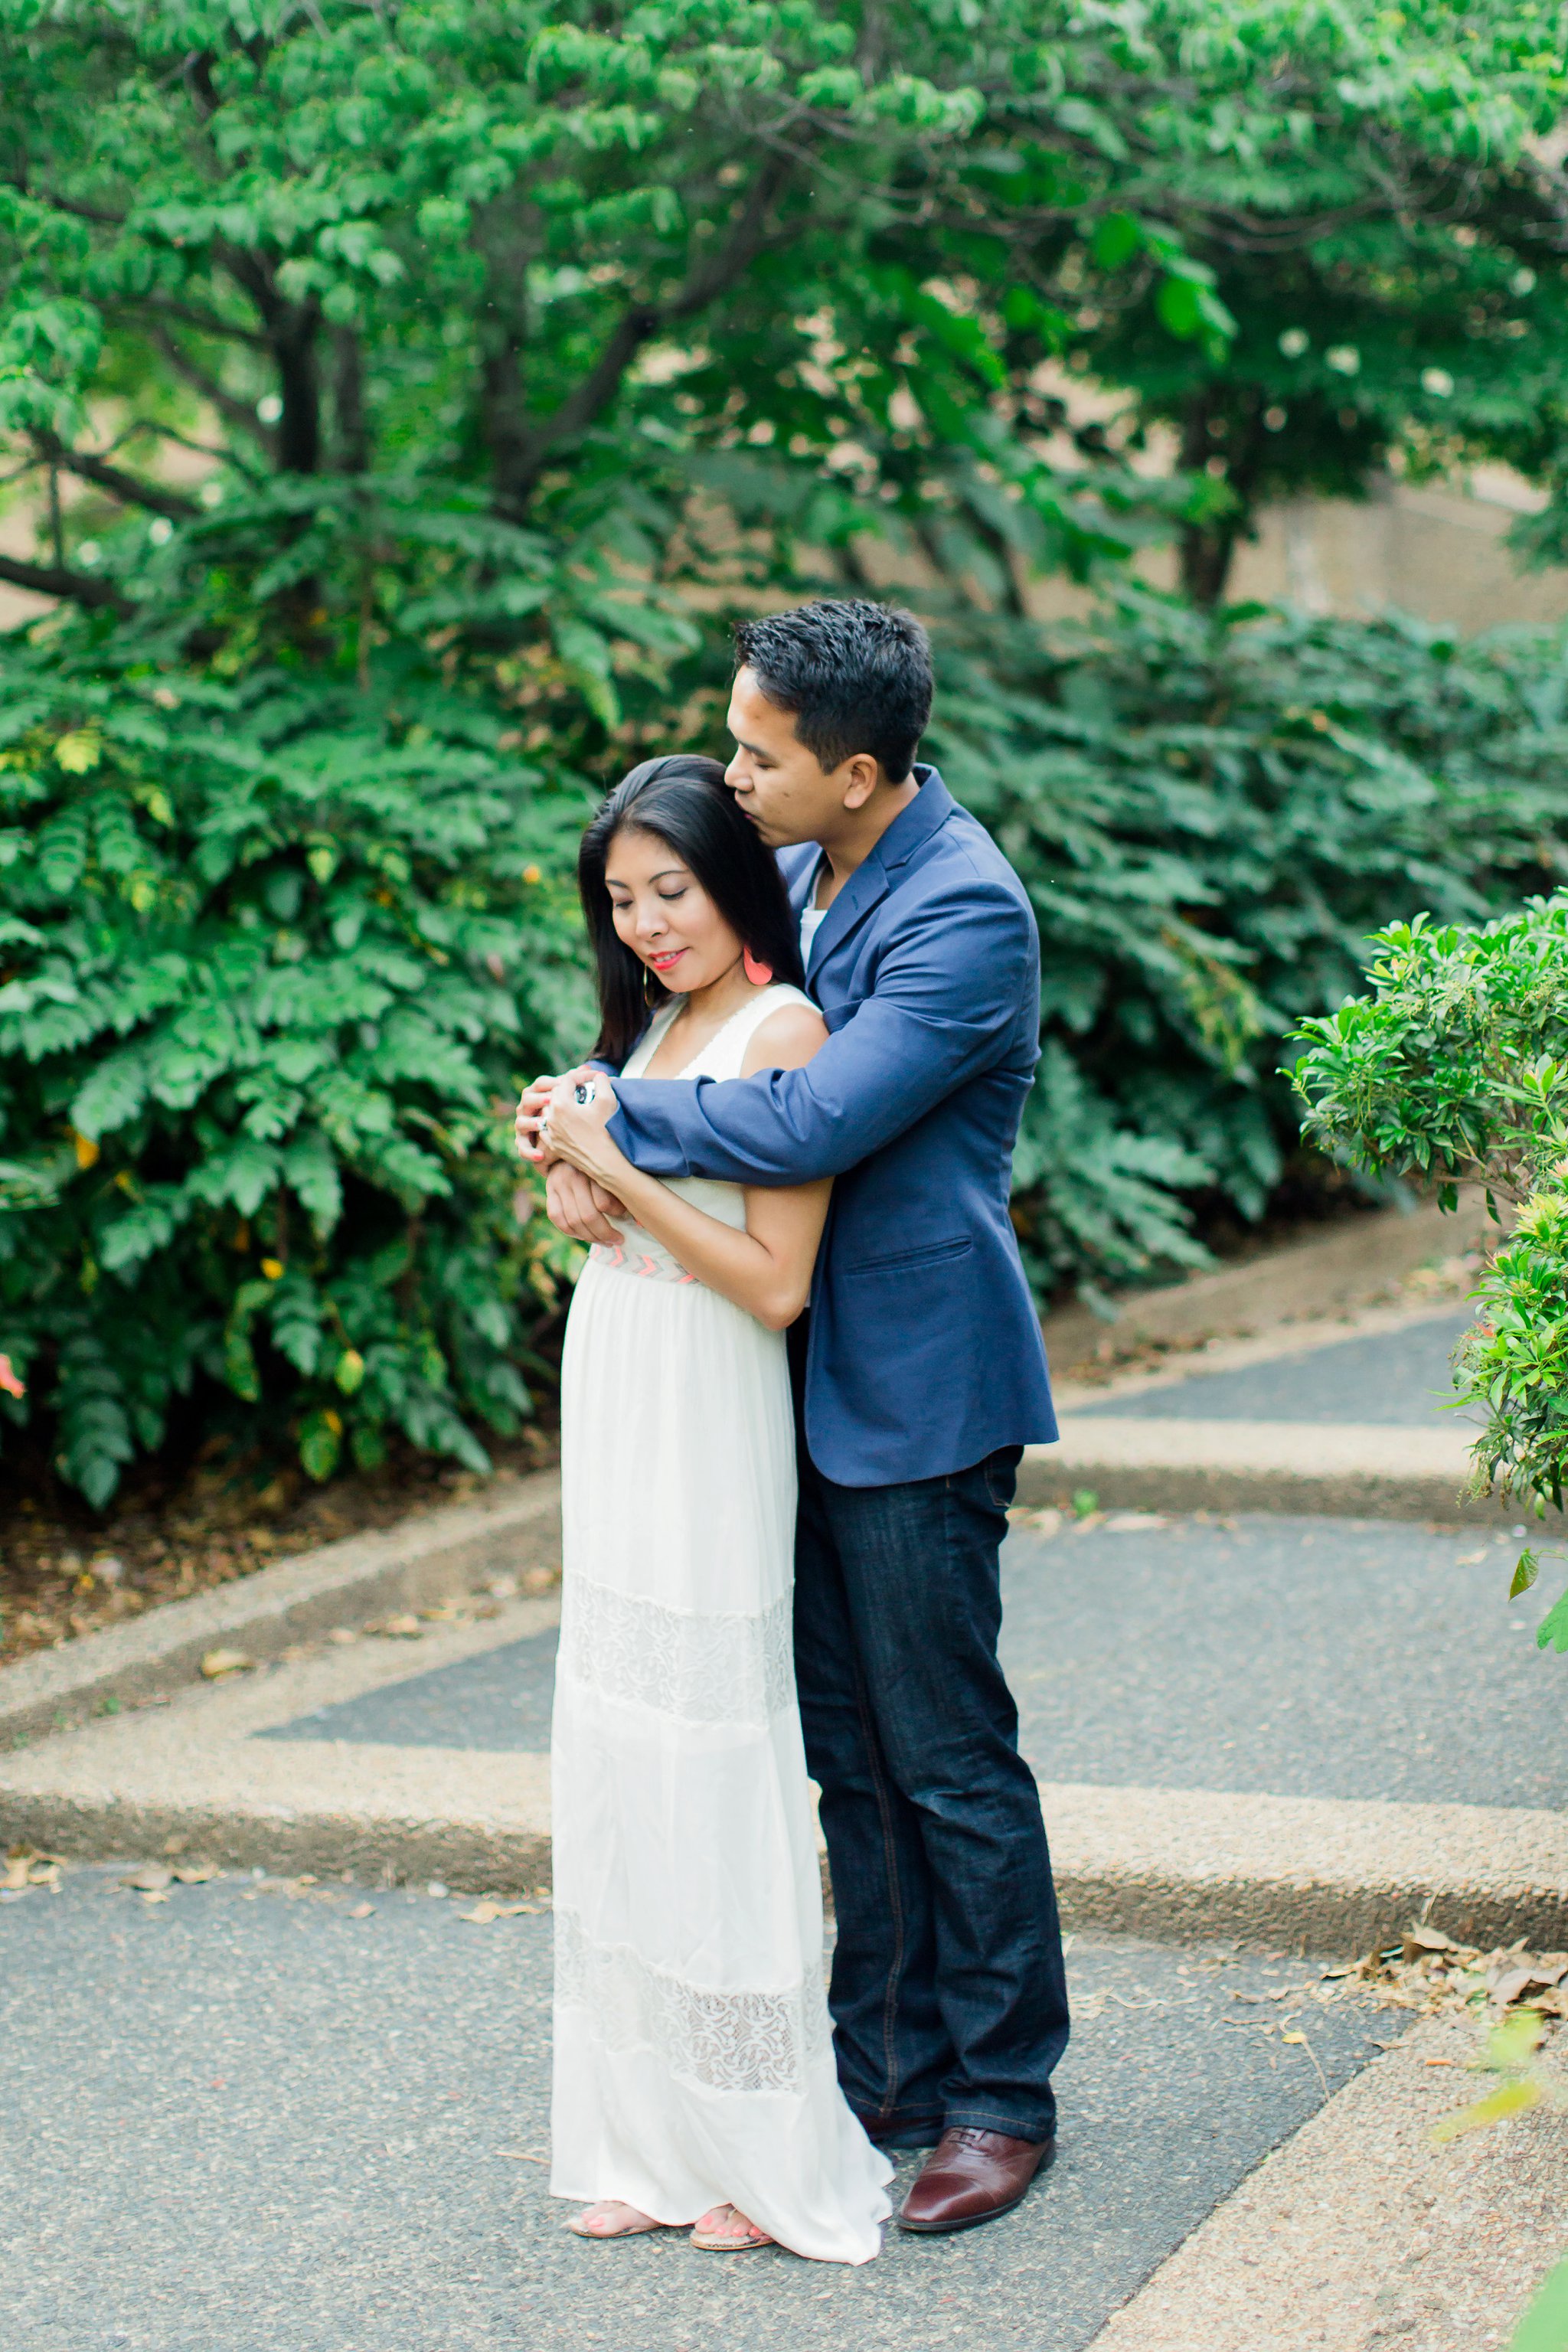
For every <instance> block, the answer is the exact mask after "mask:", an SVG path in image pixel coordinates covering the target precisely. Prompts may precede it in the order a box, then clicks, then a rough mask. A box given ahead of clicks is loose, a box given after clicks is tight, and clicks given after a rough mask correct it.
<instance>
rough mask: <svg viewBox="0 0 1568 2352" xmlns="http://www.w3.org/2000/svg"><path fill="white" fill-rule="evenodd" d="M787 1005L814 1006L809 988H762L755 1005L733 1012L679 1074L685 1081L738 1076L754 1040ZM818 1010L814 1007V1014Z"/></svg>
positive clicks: (780, 983)
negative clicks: (762, 1028)
mask: <svg viewBox="0 0 1568 2352" xmlns="http://www.w3.org/2000/svg"><path fill="white" fill-rule="evenodd" d="M786 1004H811V999H810V997H809V996H807V994H806V992H805V989H803V988H795V987H794V986H793V985H792V984H791V983H790V982H788V981H775V982H773V985H772V986H771V987H769V988H760V989H759V990H758V991H757V993H756V994H755V996H753V997H752V1001H751V1003H749V1004H742V1006H741V1007H740V1009H739V1011H738V1012H735V1013H731V1015H730V1018H729V1020H728V1021H726V1022H725V1024H724V1026H723V1027H722V1028H721V1029H720V1030H718V1031H716V1032H715V1034H713V1035H712V1036H711V1037H710V1038H709V1040H708V1043H707V1044H706V1045H704V1046H703V1047H702V1049H701V1051H700V1053H698V1054H694V1055H692V1058H691V1060H690V1061H689V1063H688V1064H687V1065H686V1067H685V1068H684V1069H683V1070H682V1071H681V1072H680V1074H679V1075H680V1076H682V1077H683V1078H691V1077H703V1078H731V1077H738V1076H739V1075H740V1069H741V1064H742V1062H743V1061H744V1059H745V1057H746V1048H747V1046H748V1045H750V1044H751V1042H752V1038H753V1037H754V1036H755V1035H756V1034H757V1031H758V1030H759V1029H760V1028H761V1027H762V1025H763V1022H764V1021H768V1020H771V1019H772V1017H773V1014H774V1013H782V1012H783V1011H784V1006H785V1005H786ZM812 1010H813V1012H815V1011H816V1006H815V1005H813V1006H812Z"/></svg>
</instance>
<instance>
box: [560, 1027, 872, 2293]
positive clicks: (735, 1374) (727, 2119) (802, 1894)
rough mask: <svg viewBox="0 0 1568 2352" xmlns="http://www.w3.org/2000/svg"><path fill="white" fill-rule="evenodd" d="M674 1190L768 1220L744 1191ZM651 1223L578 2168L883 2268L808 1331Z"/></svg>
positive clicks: (618, 1380)
mask: <svg viewBox="0 0 1568 2352" xmlns="http://www.w3.org/2000/svg"><path fill="white" fill-rule="evenodd" d="M806 1001H807V1000H806V999H805V998H804V997H803V996H802V995H801V992H800V991H799V990H798V989H794V988H786V987H782V986H775V987H771V988H767V989H763V990H760V991H759V992H758V993H757V995H756V996H755V997H754V998H752V1001H751V1003H748V1004H746V1005H744V1006H742V1010H741V1011H740V1013H737V1014H736V1016H735V1018H734V1019H733V1020H732V1021H731V1022H730V1023H729V1024H728V1025H727V1026H726V1027H724V1028H723V1029H721V1031H720V1032H719V1034H717V1035H716V1036H715V1037H713V1038H711V1039H710V1042H709V1043H708V1045H705V1046H704V1047H703V1049H702V1051H701V1053H700V1055H698V1056H697V1058H696V1059H695V1060H694V1061H693V1062H692V1063H691V1064H690V1065H689V1067H688V1068H686V1069H685V1070H683V1071H682V1072H681V1073H680V1075H681V1076H683V1077H688V1078H689V1077H697V1076H705V1077H714V1078H722V1077H735V1076H739V1075H740V1071H741V1065H742V1056H743V1055H744V1052H745V1048H746V1045H747V1042H748V1040H749V1039H750V1037H751V1036H752V1033H753V1031H754V1030H755V1029H756V1028H757V1026H758V1025H759V1024H761V1023H762V1022H763V1021H765V1020H766V1019H767V1017H768V1015H769V1014H770V1013H773V1012H776V1011H778V1010H779V1009H780V1008H781V1007H782V1006H784V1005H785V1004H788V1003H805V1002H806ZM674 1011H675V1008H671V1010H670V1012H669V1013H666V1014H664V1015H661V1017H660V1018H659V1019H658V1021H656V1022H655V1023H654V1024H653V1026H652V1028H651V1029H650V1030H649V1032H648V1034H647V1036H646V1037H645V1038H644V1039H643V1040H642V1041H641V1043H640V1044H639V1045H638V1046H637V1050H636V1052H635V1053H634V1054H633V1055H632V1056H631V1058H630V1060H629V1061H628V1062H627V1064H626V1076H628V1077H636V1076H637V1075H638V1073H639V1072H640V1071H641V1070H642V1069H644V1068H645V1067H646V1066H647V1062H648V1061H649V1059H650V1058H651V1056H652V1055H653V1053H654V1052H655V1050H656V1049H657V1047H658V1043H659V1040H660V1038H661V1037H662V1036H663V1034H664V1033H665V1030H666V1028H667V1027H668V1023H669V1021H670V1020H671V1019H672V1018H673V1017H674ZM672 1190H674V1191H675V1192H679V1193H681V1194H682V1195H683V1196H684V1197H685V1198H686V1199H687V1200H689V1201H690V1202H693V1203H694V1204H695V1205H696V1206H697V1207H699V1208H701V1209H705V1210H706V1211H707V1212H708V1213H710V1215H712V1216H715V1217H721V1218H722V1219H723V1221H724V1222H725V1223H727V1224H730V1225H737V1226H738V1225H741V1224H742V1223H744V1206H743V1196H742V1191H741V1188H740V1187H739V1185H734V1184H716V1183H710V1182H707V1181H699V1180H697V1179H694V1178H693V1179H687V1180H684V1181H679V1182H678V1183H675V1184H674V1185H673V1186H672ZM623 1230H624V1233H625V1236H626V1237H625V1240H624V1241H623V1243H622V1244H620V1246H619V1247H618V1248H616V1249H611V1248H609V1247H608V1246H606V1245H601V1246H598V1247H596V1248H595V1249H594V1250H593V1252H592V1253H591V1255H590V1257H589V1261H588V1264H587V1265H585V1267H584V1270H583V1274H582V1276H581V1278H580V1280H579V1282H578V1285H577V1291H576V1296H575V1297H574V1300H573V1303H572V1312H571V1316H570V1318H569V1320H568V1323H567V1327H566V1345H565V1352H564V1357H563V1363H562V1396H561V1417H562V1474H563V1535H564V1575H563V1590H562V1609H561V1652H560V1663H559V1666H558V1668H557V1674H556V1685H555V1718H554V1731H553V1738H552V1803H553V1812H554V1880H555V1938H556V1940H555V2049H554V2081H553V2094H552V2118H551V2131H552V2172H551V2182H550V2185H551V2189H552V2193H553V2194H554V2195H555V2196H557V2197H572V2198H584V2199H590V2200H595V2199H599V2198H620V2199H624V2200H625V2201H626V2203H627V2204H628V2205H635V2206H637V2207H639V2208H640V2210H642V2211H643V2212H645V2213H648V2214H651V2215H652V2216H653V2217H654V2218H655V2219H656V2220H657V2221H664V2222H669V2223H677V2224H679V2223H686V2222H690V2221H696V2220H697V2218H698V2217H699V2215H700V2214H702V2213H704V2212H706V2211H707V2210H709V2208H710V2207H711V2206H714V2205H718V2204H722V2203H725V2202H730V2203H733V2204H734V2205H736V2206H738V2207H739V2208H740V2210H741V2211H742V2212H743V2213H744V2214H746V2215H747V2216H748V2217H749V2218H750V2219H751V2220H752V2221H754V2222H755V2223H756V2224H757V2225H758V2227H759V2228H761V2229H763V2230H765V2231H767V2232H768V2233H769V2235H770V2236H771V2237H773V2238H776V2239H777V2240H778V2242H779V2243H780V2244H781V2245H784V2246H787V2247H789V2248H791V2249H792V2250H793V2251H794V2252H795V2253H797V2254H805V2255H809V2256H813V2257H815V2258H816V2260H818V2261H822V2262H845V2263H863V2262H866V2261H868V2260H869V2259H870V2257H871V2256H872V2255H874V2254H875V2253H876V2252H878V2250H879V2245H880V2242H881V2229H880V2225H881V2223H882V2222H883V2221H885V2220H886V2218H887V2215H888V2212H889V2200H888V2197H887V2193H886V2186H887V2183H888V2181H889V2179H890V2178H891V2167H890V2166H889V2163H888V2161H887V2159H886V2158H884V2157H883V2156H882V2155H881V2153H880V2152H879V2150H878V2149H877V2148H875V2147H873V2146H872V2145H871V2143H870V2141H869V2140H868V2138H867V2137H866V2135H865V2133H864V2131H863V2130H862V2129H861V2127H860V2125H859V2124H858V2122H857V2120H856V2118H855V2116H853V2114H852V2113H851V2111H850V2109H849V2107H848V2105H847V2104H846V2102H845V2099H844V2096H843V2094H842V2092H841V2091H840V2090H839V2088H838V2083H837V2076H836V2074H835V2071H834V2063H833V2044H832V2031H831V2026H830V2022H829V2019H828V2014H827V2003H826V1994H825V1990H824V1984H823V1946H822V1888H821V1880H820V1877H819V1875H818V1866H817V1852H816V1832H815V1826H814V1823H813V1819H812V1810H811V1801H810V1792H809V1789H808V1786H807V1782H806V1773H805V1751H804V1748H803V1747H802V1742H801V1731H800V1717H799V1713H798V1710H797V1707H796V1703H795V1667H794V1652H793V1643H792V1638H791V1633H792V1629H791V1589H792V1584H793V1580H794V1559H793V1554H794V1533H795V1430H794V1417H793V1414H792V1412H791V1406H790V1393H789V1376H788V1370H787V1367H786V1364H785V1359H784V1337H783V1334H782V1333H780V1332H776V1331H769V1330H767V1329H765V1328H764V1327H763V1325H762V1324H761V1323H759V1322H757V1321H756V1320H755V1319H754V1318H752V1316H750V1315H747V1314H745V1313H744V1312H743V1311H742V1309H741V1308H740V1307H733V1306H731V1304H730V1302H729V1300H728V1299H725V1298H721V1297H719V1295H718V1293H717V1292H716V1291H712V1290H709V1289H706V1288H705V1287H704V1286H702V1285H701V1284H700V1283H699V1282H696V1281H695V1280H694V1279H693V1278H692V1277H691V1276H689V1275H688V1274H686V1273H685V1272H684V1270H683V1269H682V1268H681V1267H680V1266H679V1265H677V1264H676V1262H675V1260H674V1259H673V1258H672V1257H671V1255H669V1253H668V1250H666V1249H664V1248H662V1247H661V1246H660V1244H658V1242H656V1241H655V1240H654V1239H653V1237H652V1235H651V1234H647V1233H645V1232H644V1231H643V1230H642V1229H641V1228H640V1227H639V1226H637V1225H634V1224H632V1223H629V1222H626V1223H624V1225H623Z"/></svg>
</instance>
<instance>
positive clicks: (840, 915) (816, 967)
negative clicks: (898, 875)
mask: <svg viewBox="0 0 1568 2352" xmlns="http://www.w3.org/2000/svg"><path fill="white" fill-rule="evenodd" d="M887 895H888V877H887V875H886V874H885V872H884V871H883V868H882V861H881V859H880V858H879V856H878V855H877V852H876V850H873V851H872V853H871V855H870V856H869V857H868V858H867V860H866V862H865V864H864V865H863V866H857V867H856V868H855V871H854V873H853V874H851V876H850V877H849V879H848V881H847V882H846V884H845V885H844V887H843V889H842V890H840V892H839V893H838V896H837V898H835V900H834V901H833V904H832V905H831V906H830V907H829V908H828V909H827V912H826V914H825V915H824V917H823V919H822V920H821V922H820V923H819V924H818V925H817V930H816V938H815V939H814V940H813V941H812V943H811V962H810V965H809V967H808V970H809V971H815V972H819V971H821V970H822V967H823V964H824V963H825V962H826V959H827V958H828V957H829V956H830V955H831V954H832V953H833V950H834V949H835V948H837V947H839V946H841V945H842V943H843V942H844V940H847V938H848V936H849V934H850V932H851V931H852V930H854V929H855V928H856V926H857V924H858V923H861V922H863V921H864V920H865V919H866V917H867V916H868V914H869V913H870V911H871V909H872V908H873V907H874V906H875V905H876V904H877V901H878V900H879V898H886V897H887Z"/></svg>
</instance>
